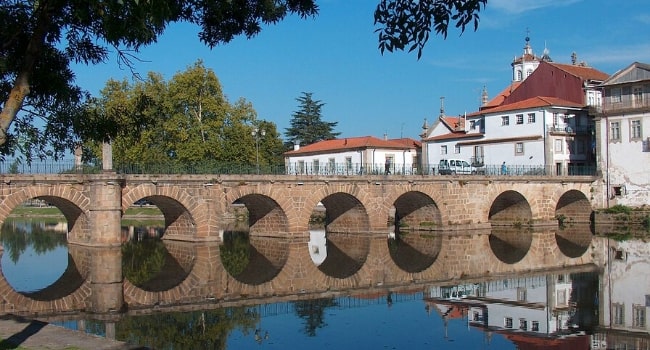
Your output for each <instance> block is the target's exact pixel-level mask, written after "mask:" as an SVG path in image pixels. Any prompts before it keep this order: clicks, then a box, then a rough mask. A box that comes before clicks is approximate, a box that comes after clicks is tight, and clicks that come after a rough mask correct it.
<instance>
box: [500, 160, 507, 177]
mask: <svg viewBox="0 0 650 350" xmlns="http://www.w3.org/2000/svg"><path fill="white" fill-rule="evenodd" d="M507 174H508V167H507V166H506V162H503V164H501V175H507Z"/></svg>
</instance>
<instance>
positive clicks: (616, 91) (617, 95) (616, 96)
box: [612, 88, 621, 103]
mask: <svg viewBox="0 0 650 350" xmlns="http://www.w3.org/2000/svg"><path fill="white" fill-rule="evenodd" d="M620 102H621V88H613V89H612V103H620Z"/></svg>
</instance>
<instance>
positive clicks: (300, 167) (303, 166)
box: [298, 160, 305, 174]
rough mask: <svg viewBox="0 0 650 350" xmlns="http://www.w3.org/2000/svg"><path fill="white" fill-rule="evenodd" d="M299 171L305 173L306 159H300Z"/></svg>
mask: <svg viewBox="0 0 650 350" xmlns="http://www.w3.org/2000/svg"><path fill="white" fill-rule="evenodd" d="M298 173H299V174H304V173H305V161H304V160H299V161H298Z"/></svg>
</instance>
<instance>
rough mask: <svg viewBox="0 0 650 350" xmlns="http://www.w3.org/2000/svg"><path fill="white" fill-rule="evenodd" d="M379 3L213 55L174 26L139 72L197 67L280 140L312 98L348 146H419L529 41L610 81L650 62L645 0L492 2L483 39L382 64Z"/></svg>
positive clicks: (289, 23) (494, 84)
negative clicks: (358, 139)
mask: <svg viewBox="0 0 650 350" xmlns="http://www.w3.org/2000/svg"><path fill="white" fill-rule="evenodd" d="M377 2H378V0H319V1H318V3H319V6H320V14H319V15H318V16H317V17H316V18H314V19H311V18H309V19H300V18H298V17H297V16H293V17H289V18H287V19H285V20H284V21H282V22H280V23H279V24H277V25H273V26H269V27H266V28H265V29H264V30H263V31H262V33H261V34H260V35H258V36H256V37H254V38H252V39H246V38H245V37H241V38H237V39H235V40H234V41H232V42H231V43H228V44H224V45H221V46H218V47H215V48H213V49H212V50H210V49H209V48H208V47H206V46H204V45H203V44H202V43H201V42H200V41H199V39H198V37H197V32H198V28H196V27H193V26H189V25H186V24H174V25H172V26H170V27H169V28H168V30H167V32H166V33H165V35H164V36H163V37H161V38H160V40H159V41H158V43H156V44H153V45H151V46H149V47H147V48H144V49H142V50H141V51H140V52H139V53H138V57H139V58H140V59H141V60H142V62H137V63H136V70H137V71H138V72H139V73H140V74H141V75H145V74H146V73H147V72H149V71H154V72H159V73H161V74H163V76H164V77H165V78H166V79H171V77H172V76H173V75H174V74H175V73H177V72H181V71H184V70H185V69H186V68H187V67H188V66H190V65H192V64H194V63H195V62H196V61H197V60H199V59H201V60H203V62H204V65H205V66H206V67H207V68H209V69H212V70H214V72H215V73H216V75H217V76H218V77H219V80H220V82H221V84H222V87H223V90H224V92H225V94H226V96H227V97H228V99H229V100H230V101H231V102H234V101H236V100H237V99H239V98H244V99H246V100H248V101H250V102H251V103H252V104H253V106H254V108H255V110H256V111H257V114H258V119H264V120H268V121H272V122H274V123H275V124H276V125H277V126H278V130H279V131H280V132H281V133H282V134H284V132H285V129H286V128H287V127H289V123H290V120H291V114H292V113H293V112H294V111H296V110H298V102H297V101H296V98H297V97H299V96H300V95H301V93H302V92H312V93H313V98H314V99H316V100H320V101H322V102H323V103H325V105H324V107H323V109H322V116H323V120H324V121H326V122H337V123H338V125H337V126H336V128H335V130H334V131H337V132H340V133H341V135H340V137H354V136H366V135H371V136H376V137H383V135H384V134H387V136H388V137H389V138H398V137H412V138H416V139H419V137H418V135H419V134H420V133H421V132H422V129H421V127H422V124H423V122H424V119H425V118H427V120H428V122H429V123H431V122H433V121H435V119H436V118H437V116H438V114H439V110H440V97H441V96H444V97H445V101H444V104H445V112H446V114H447V115H458V114H462V113H464V112H465V111H467V112H468V113H469V112H471V111H475V110H477V109H478V106H479V102H480V94H481V91H482V89H483V86H485V87H486V88H487V91H488V95H489V96H490V98H491V97H493V96H494V95H495V94H496V93H498V92H499V91H501V90H502V89H503V88H505V87H506V86H507V85H508V83H509V82H510V80H511V78H512V73H511V66H510V63H511V62H512V60H513V58H514V57H515V56H519V55H521V54H522V52H523V47H524V43H525V42H524V38H525V37H526V35H527V31H528V35H529V37H530V43H531V45H532V48H533V51H534V53H535V54H537V55H541V54H542V51H543V50H544V47H546V48H547V49H548V50H549V51H550V56H551V58H552V59H553V61H554V62H558V63H570V62H571V58H570V57H571V53H572V52H576V54H577V55H578V60H579V61H584V62H586V63H587V64H588V65H590V66H592V67H594V68H596V69H599V70H601V71H603V72H605V73H608V74H612V73H614V72H616V71H617V70H619V69H622V68H625V67H626V66H628V65H629V64H631V63H632V62H635V61H638V62H644V63H650V37H649V36H648V34H649V33H650V6H648V5H649V3H648V1H647V0H625V1H611V0H488V5H487V7H486V8H485V10H483V11H482V12H481V14H480V18H481V20H480V24H479V28H478V31H477V32H474V31H473V30H472V29H471V28H470V29H469V30H468V31H466V32H465V33H464V34H462V35H460V32H459V31H457V30H456V29H455V28H451V29H450V32H449V35H448V37H447V39H446V40H444V39H443V38H442V37H440V36H432V37H431V38H430V39H429V42H428V44H427V46H426V47H425V50H424V53H423V55H422V58H421V59H420V60H418V59H417V55H416V53H415V52H413V53H411V54H407V53H401V52H397V53H385V54H384V55H383V56H382V55H381V53H380V52H379V50H378V48H377V44H378V42H377V35H376V34H375V33H374V29H375V27H374V24H373V12H374V9H375V7H376V5H377ZM75 72H76V74H77V82H78V84H79V85H81V86H82V87H83V88H85V89H87V90H88V91H90V92H91V93H93V94H98V92H99V90H101V88H102V87H103V86H104V84H105V82H106V81H107V80H108V79H109V78H114V79H124V78H127V79H131V73H130V71H129V70H126V69H124V68H123V67H122V68H120V67H119V66H118V64H117V60H116V57H115V56H112V57H111V59H110V60H109V61H108V62H107V63H106V64H101V65H97V66H90V67H86V66H77V67H75Z"/></svg>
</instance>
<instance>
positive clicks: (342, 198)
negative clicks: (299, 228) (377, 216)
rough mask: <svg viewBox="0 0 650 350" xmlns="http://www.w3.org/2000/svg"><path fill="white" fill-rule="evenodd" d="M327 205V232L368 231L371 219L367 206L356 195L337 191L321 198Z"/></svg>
mask: <svg viewBox="0 0 650 350" xmlns="http://www.w3.org/2000/svg"><path fill="white" fill-rule="evenodd" d="M321 203H323V205H324V206H325V210H326V211H325V229H326V231H327V232H355V233H358V232H364V233H365V232H368V231H369V230H370V219H369V217H368V213H367V212H366V208H365V206H364V205H363V203H361V201H360V200H359V199H357V198H356V197H355V196H353V195H351V194H349V193H344V192H337V193H332V194H330V195H328V196H327V197H325V198H323V199H321Z"/></svg>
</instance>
